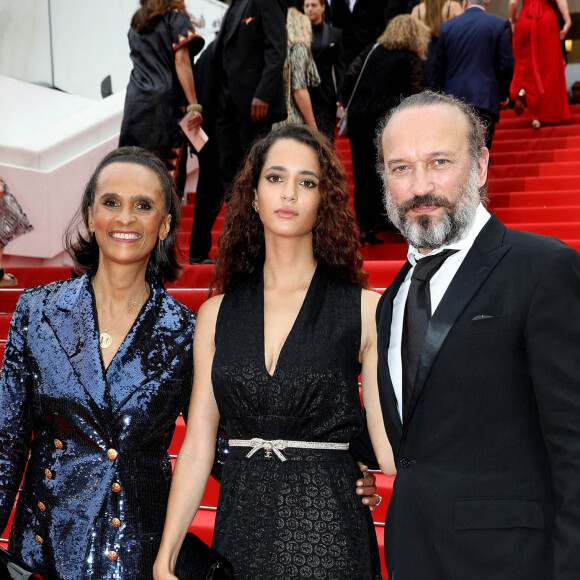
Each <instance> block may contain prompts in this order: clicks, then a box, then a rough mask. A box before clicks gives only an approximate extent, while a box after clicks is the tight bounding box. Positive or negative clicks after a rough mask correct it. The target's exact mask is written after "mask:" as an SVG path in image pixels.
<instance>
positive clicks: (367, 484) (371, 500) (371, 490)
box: [356, 461, 383, 512]
mask: <svg viewBox="0 0 580 580" xmlns="http://www.w3.org/2000/svg"><path fill="white" fill-rule="evenodd" d="M358 465H359V467H360V470H361V471H362V472H363V477H362V478H361V479H357V482H356V493H357V495H362V496H363V498H362V502H363V504H364V505H368V506H369V509H370V510H371V511H372V512H374V511H375V510H376V509H377V506H378V505H379V504H380V503H381V500H382V499H383V498H382V497H381V496H380V495H377V486H376V485H375V483H376V478H375V476H374V475H373V474H372V473H370V471H369V468H368V467H367V466H366V465H363V464H362V463H360V461H359V464H358Z"/></svg>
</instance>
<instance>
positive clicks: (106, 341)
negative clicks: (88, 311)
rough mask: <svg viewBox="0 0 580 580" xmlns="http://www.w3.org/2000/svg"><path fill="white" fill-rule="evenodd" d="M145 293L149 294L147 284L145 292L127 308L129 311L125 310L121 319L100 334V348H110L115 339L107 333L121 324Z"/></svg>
mask: <svg viewBox="0 0 580 580" xmlns="http://www.w3.org/2000/svg"><path fill="white" fill-rule="evenodd" d="M145 292H147V284H145V290H143V292H141V294H139V296H137V298H135V300H134V301H133V303H132V304H131V306H129V308H127V310H125V312H123V314H121V316H119V318H117V319H116V320H115V321H114V322H111V324H109V326H107V328H105V330H103V332H101V333H100V334H99V346H100V347H101V348H109V347H110V346H111V345H112V344H113V338H112V337H111V335H110V334H109V333H108V332H107V330H109V328H111V326H113V325H114V324H116V323H117V322H119V320H121V318H123V316H125V315H126V314H127V313H128V312H129V310H131V308H133V307H134V306H136V305H137V302H139V300H140V299H141V298H142V297H143V294H145Z"/></svg>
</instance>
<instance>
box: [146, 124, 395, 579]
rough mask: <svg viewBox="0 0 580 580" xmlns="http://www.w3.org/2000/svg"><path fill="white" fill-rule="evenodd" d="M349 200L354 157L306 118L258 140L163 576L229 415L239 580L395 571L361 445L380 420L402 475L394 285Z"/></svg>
mask: <svg viewBox="0 0 580 580" xmlns="http://www.w3.org/2000/svg"><path fill="white" fill-rule="evenodd" d="M347 201H348V189H347V186H346V182H345V175H344V170H343V168H342V166H341V164H340V162H339V161H338V159H337V158H336V156H335V154H334V152H333V151H332V149H331V147H330V146H329V143H328V141H327V140H326V139H325V138H324V137H322V136H321V135H320V134H319V133H317V132H315V131H314V130H312V129H310V128H309V127H306V126H301V125H293V124H290V125H287V126H285V127H283V128H281V129H279V130H277V131H274V132H272V133H270V134H269V135H268V136H267V137H265V138H264V139H262V140H261V141H258V142H257V143H256V144H255V145H254V146H253V148H252V150H251V152H250V154H249V156H248V158H247V160H246V162H245V165H244V167H243V168H242V170H241V172H240V174H239V175H238V178H237V180H236V182H235V184H234V190H233V194H232V198H231V200H230V202H229V204H228V215H227V217H226V224H225V227H224V232H223V234H222V238H221V241H220V243H221V246H220V252H219V254H218V261H217V273H216V279H215V281H214V284H213V288H214V290H215V291H216V292H217V295H216V296H214V297H212V298H210V299H209V300H208V301H207V302H206V303H205V304H204V305H203V306H202V307H201V308H200V311H199V316H198V322H197V327H196V334H195V340H194V367H195V371H194V377H195V378H194V385H193V393H192V402H191V407H190V419H189V422H188V427H187V433H186V436H185V441H184V443H183V446H182V448H181V451H180V454H179V458H178V460H177V465H176V470H175V473H174V477H173V483H172V488H171V496H170V500H169V504H168V512H167V519H166V524H165V529H164V536H163V540H162V545H161V548H160V551H159V555H158V558H157V562H156V565H155V569H154V575H155V578H156V580H165V579H168V578H169V579H174V578H175V576H174V575H173V574H172V571H173V569H174V565H175V561H176V558H177V553H178V551H179V547H180V545H181V542H182V540H183V537H184V535H185V533H186V531H187V528H188V527H189V525H190V522H191V520H192V518H193V516H194V515H195V512H196V511H197V508H198V506H199V504H200V501H201V498H202V495H203V492H204V488H205V484H206V481H207V478H208V476H209V473H210V470H211V467H212V463H213V457H214V448H215V436H216V430H217V425H218V421H219V419H220V417H221V420H222V421H223V422H224V424H225V427H226V431H227V433H228V437H229V446H230V456H229V458H228V460H227V461H226V463H225V466H224V470H223V474H222V481H221V489H220V498H219V502H218V513H217V518H216V525H215V530H214V538H213V546H214V547H215V548H216V549H217V550H218V551H220V552H221V553H223V554H224V555H225V556H226V557H227V558H228V559H229V560H230V561H231V562H232V564H233V565H234V570H235V577H236V580H238V579H240V580H250V579H252V580H258V579H266V578H267V579H269V580H271V579H273V578H284V579H289V578H307V577H308V578H320V579H326V578H358V579H368V580H371V579H372V580H377V579H379V578H380V577H381V575H380V565H379V558H378V548H377V541H376V536H375V534H374V528H373V524H372V520H371V517H370V513H369V510H368V509H367V508H366V507H365V506H364V505H363V504H362V503H361V502H360V500H359V498H358V497H357V495H356V493H355V482H356V480H357V479H358V478H360V477H361V471H360V469H359V468H358V466H357V463H356V461H355V460H354V459H353V457H352V455H351V454H350V453H349V452H348V447H349V442H350V441H351V440H352V439H354V438H355V437H356V436H357V435H358V434H359V433H360V432H361V431H362V430H363V428H364V425H365V419H366V424H367V425H368V428H369V432H370V435H371V439H372V441H373V447H374V449H375V453H376V456H377V459H378V461H379V465H380V466H381V469H382V470H383V471H384V472H385V473H394V464H393V458H392V452H391V448H390V445H389V442H388V440H387V437H386V434H385V431H384V426H383V419H382V415H381V410H380V404H379V398H378V388H377V370H376V366H377V353H376V326H375V308H376V305H377V302H378V298H379V295H378V294H377V293H375V292H372V291H370V290H368V289H367V275H366V274H365V273H364V272H363V271H362V259H361V257H360V255H359V254H358V252H357V234H356V229H355V223H354V218H353V216H352V213H351V212H350V210H349V209H348V207H347ZM361 371H362V385H363V387H362V390H363V399H364V403H365V407H366V417H365V411H364V410H363V408H362V407H361V404H360V398H359V389H358V376H359V373H361Z"/></svg>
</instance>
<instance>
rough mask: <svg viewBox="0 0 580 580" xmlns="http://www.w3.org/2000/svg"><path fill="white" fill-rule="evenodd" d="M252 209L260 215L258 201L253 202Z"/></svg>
mask: <svg viewBox="0 0 580 580" xmlns="http://www.w3.org/2000/svg"><path fill="white" fill-rule="evenodd" d="M252 207H253V208H254V211H255V212H256V213H258V211H259V210H258V202H257V201H256V200H254V201H253V202H252Z"/></svg>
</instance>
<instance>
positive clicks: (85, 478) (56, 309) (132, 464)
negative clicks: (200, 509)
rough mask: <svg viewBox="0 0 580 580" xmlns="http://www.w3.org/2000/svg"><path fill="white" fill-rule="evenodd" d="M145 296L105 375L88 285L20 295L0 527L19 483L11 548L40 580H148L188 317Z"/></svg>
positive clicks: (8, 360) (185, 368)
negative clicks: (41, 579)
mask: <svg viewBox="0 0 580 580" xmlns="http://www.w3.org/2000/svg"><path fill="white" fill-rule="evenodd" d="M151 288H152V292H151V295H150V297H149V299H148V300H147V302H146V303H145V305H144V306H143V307H142V309H141V311H140V313H139V315H138V317H137V319H136V321H135V323H134V325H133V327H132V329H131V330H130V331H129V333H128V334H127V337H126V339H125V341H124V342H123V344H122V345H121V346H120V348H119V350H118V352H117V353H116V355H115V358H114V359H113V360H112V362H111V364H110V365H109V367H108V369H107V370H106V371H105V369H104V366H103V364H102V359H101V355H100V349H99V343H98V330H97V324H96V322H95V321H96V309H95V302H94V296H93V293H92V288H91V284H90V281H89V279H88V277H87V275H84V276H82V277H80V278H78V279H75V280H65V281H59V282H54V283H52V284H49V285H47V286H39V287H37V288H32V289H30V290H26V291H25V292H23V293H22V296H21V298H20V300H19V302H18V305H17V307H16V311H15V313H14V317H13V319H12V323H11V328H10V333H9V336H8V341H7V343H6V349H5V356H4V364H3V368H2V374H1V378H0V527H1V528H2V529H4V526H5V525H6V523H7V520H8V517H9V515H10V511H11V509H12V506H13V503H14V500H15V497H16V493H17V491H18V488H19V485H20V483H21V480H22V476H23V474H25V477H24V481H23V484H22V489H21V492H20V496H19V499H18V503H17V508H16V513H15V516H14V521H13V524H12V528H11V532H10V547H11V549H12V550H13V551H14V552H15V553H17V554H19V555H20V556H21V557H22V558H23V559H24V560H25V561H26V562H28V563H29V564H30V565H31V566H33V567H35V568H36V569H37V570H38V571H39V572H41V573H42V575H43V577H46V578H50V579H52V580H54V579H63V580H64V579H66V580H69V579H70V580H79V579H80V578H99V579H108V578H116V579H119V578H120V579H127V580H129V579H130V580H135V579H141V578H143V579H146V578H151V577H152V567H153V562H154V560H155V556H156V553H157V549H158V546H159V541H160V538H161V532H162V528H163V523H164V517H165V508H166V504H167V497H168V493H169V485H170V475H171V463H170V458H169V455H168V447H169V443H170V441H171V437H172V435H173V431H174V428H175V420H176V418H177V416H178V414H179V413H180V411H182V410H183V409H184V408H185V406H186V405H187V402H188V399H189V395H190V392H191V383H192V374H193V370H192V340H193V330H194V325H195V315H194V314H193V313H192V312H191V311H190V310H189V309H188V308H186V307H185V306H184V305H182V304H181V303H179V302H178V301H177V300H175V299H174V298H172V297H171V296H170V295H169V294H167V292H166V291H165V290H164V289H163V287H162V286H161V285H158V284H155V283H152V284H151ZM29 453H30V459H29V461H28V464H27V463H26V461H27V458H28V455H29ZM25 467H26V469H25Z"/></svg>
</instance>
